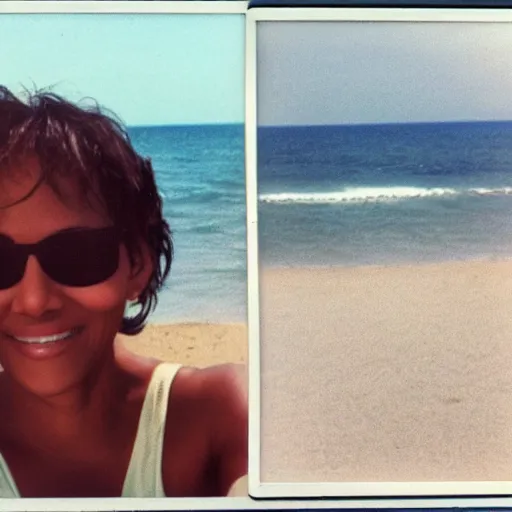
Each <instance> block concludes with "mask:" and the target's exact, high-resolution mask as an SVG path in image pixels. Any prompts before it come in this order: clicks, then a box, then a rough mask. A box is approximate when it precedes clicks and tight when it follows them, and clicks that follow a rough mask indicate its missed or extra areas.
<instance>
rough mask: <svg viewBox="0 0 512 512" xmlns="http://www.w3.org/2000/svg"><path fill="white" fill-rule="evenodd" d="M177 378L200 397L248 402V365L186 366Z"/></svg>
mask: <svg viewBox="0 0 512 512" xmlns="http://www.w3.org/2000/svg"><path fill="white" fill-rule="evenodd" d="M177 378H178V379H179V380H181V383H182V385H183V386H184V387H186V388H187V389H188V390H189V391H190V392H191V393H194V394H197V396H198V397H203V398H205V399H213V400H215V401H217V400H222V401H225V400H226V399H228V400H229V401H233V402H238V403H240V404H242V403H246V402H247V367H246V366H245V365H242V364H222V365H217V366H210V367H208V368H190V367H184V368H182V369H181V370H180V372H179V374H178V376H177Z"/></svg>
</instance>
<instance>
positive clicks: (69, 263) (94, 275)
mask: <svg viewBox="0 0 512 512" xmlns="http://www.w3.org/2000/svg"><path fill="white" fill-rule="evenodd" d="M119 244H120V240H119V237H118V235H117V233H116V231H115V230H114V229H113V228H105V229H84V230H77V231H70V232H65V233H58V234H56V235H54V236H51V237H49V238H47V239H45V240H44V241H43V242H41V244H40V246H39V248H38V251H37V256H38V259H39V262H40V264H41V266H42V268H43V270H44V271H45V273H46V274H48V276H49V277H50V278H51V279H53V280H54V281H56V282H58V283H60V284H62V285H64V286H92V285H95V284H98V283H101V282H102V281H106V280H107V279H108V278H110V277H112V275H113V274H114V273H115V272H116V270H117V268H118V265H119Z"/></svg>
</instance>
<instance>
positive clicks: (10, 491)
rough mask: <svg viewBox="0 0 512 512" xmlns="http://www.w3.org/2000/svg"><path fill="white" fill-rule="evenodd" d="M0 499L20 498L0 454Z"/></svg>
mask: <svg viewBox="0 0 512 512" xmlns="http://www.w3.org/2000/svg"><path fill="white" fill-rule="evenodd" d="M0 498H21V496H20V493H19V492H18V488H17V487H16V483H15V482H14V478H13V477H12V475H11V472H10V471H9V467H8V466H7V462H6V461H5V459H4V458H3V457H2V454H1V453H0Z"/></svg>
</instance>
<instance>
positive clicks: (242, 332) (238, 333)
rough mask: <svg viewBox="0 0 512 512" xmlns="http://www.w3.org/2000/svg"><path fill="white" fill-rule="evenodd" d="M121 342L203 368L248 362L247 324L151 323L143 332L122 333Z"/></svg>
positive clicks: (135, 349) (146, 353)
mask: <svg viewBox="0 0 512 512" xmlns="http://www.w3.org/2000/svg"><path fill="white" fill-rule="evenodd" d="M119 341H120V342H121V343H123V344H124V345H125V346H126V347H127V348H128V349H129V350H131V351H133V352H135V353H137V354H141V355H144V356H148V357H155V358H157V359H161V360H162V361H171V362H177V363H181V364H185V365H187V366H196V367H199V368H203V367H205V366H212V365H216V364H222V363H246V362H247V327H246V326H245V325H243V324H225V325H223V324H219V325H218V324H168V325H152V324H150V325H148V326H147V327H146V328H145V329H144V331H142V333H141V334H139V335H137V336H119Z"/></svg>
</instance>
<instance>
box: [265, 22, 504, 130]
mask: <svg viewBox="0 0 512 512" xmlns="http://www.w3.org/2000/svg"><path fill="white" fill-rule="evenodd" d="M511 49H512V30H510V24H509V23H501V24H500V23H487V24H484V23H478V24H477V23H475V24H468V23H444V24H443V23H417V22H416V23H405V22H401V23H397V22H394V23H393V22H379V23H369V22H321V23H318V22H282V21H274V22H268V21H265V22H259V23H258V42H257V52H258V57H257V72H258V78H257V81H258V85H257V94H258V124H259V125H318V124H358V123H361V124H377V123H400V122H442V121H478V120H481V121H488V120H512V50H511Z"/></svg>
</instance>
